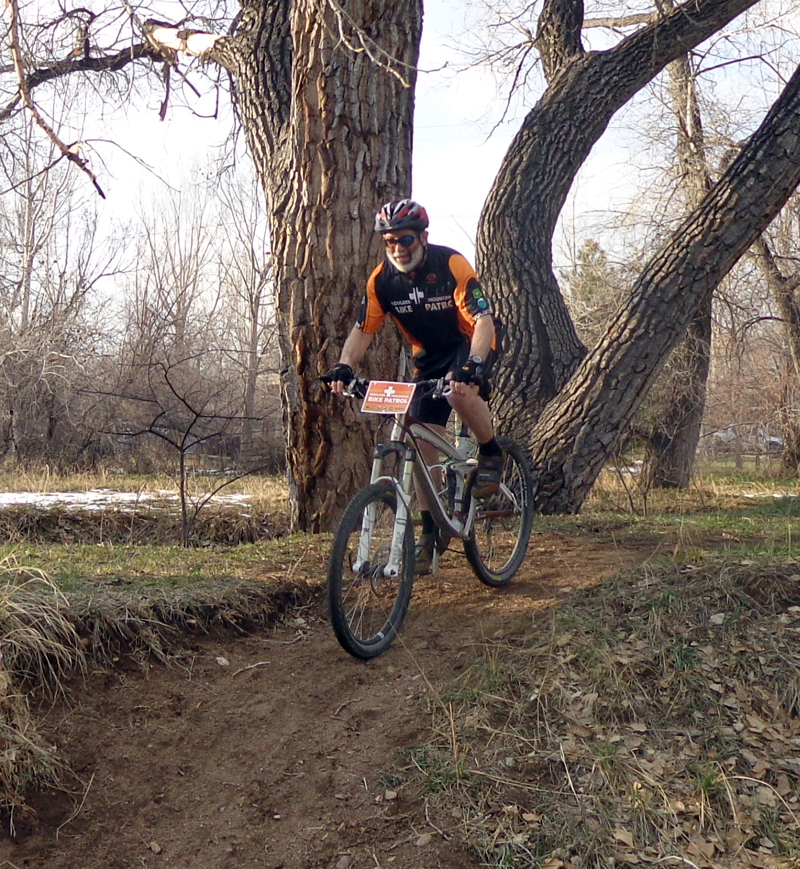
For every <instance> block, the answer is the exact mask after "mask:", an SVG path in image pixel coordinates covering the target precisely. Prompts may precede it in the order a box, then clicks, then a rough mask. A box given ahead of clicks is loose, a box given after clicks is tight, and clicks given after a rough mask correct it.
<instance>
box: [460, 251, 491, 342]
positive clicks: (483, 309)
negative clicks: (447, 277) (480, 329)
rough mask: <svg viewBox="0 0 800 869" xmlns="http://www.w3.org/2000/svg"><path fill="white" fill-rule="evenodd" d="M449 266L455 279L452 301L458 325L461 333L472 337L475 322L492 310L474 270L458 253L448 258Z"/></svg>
mask: <svg viewBox="0 0 800 869" xmlns="http://www.w3.org/2000/svg"><path fill="white" fill-rule="evenodd" d="M449 265H450V271H451V273H452V275H453V277H454V278H455V279H456V288H455V291H454V292H453V300H454V301H455V304H456V309H457V310H458V319H459V323H461V325H462V331H465V332H466V333H467V334H468V335H472V332H473V329H474V326H475V321H476V320H478V319H479V318H480V317H485V316H486V315H487V314H491V313H492V308H491V306H490V305H489V300H488V299H487V298H486V296H485V294H484V292H483V287H482V286H481V282H480V281H479V280H478V276H477V275H476V274H475V269H473V268H472V266H471V265H470V264H469V263H468V262H467V260H466V259H465V258H464V257H463V256H461V254H460V253H454V254H453V255H452V256H451V257H450V262H449ZM464 327H466V328H464Z"/></svg>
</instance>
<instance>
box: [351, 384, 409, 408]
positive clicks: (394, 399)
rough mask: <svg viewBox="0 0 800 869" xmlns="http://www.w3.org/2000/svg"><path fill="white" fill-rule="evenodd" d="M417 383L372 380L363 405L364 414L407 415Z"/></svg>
mask: <svg viewBox="0 0 800 869" xmlns="http://www.w3.org/2000/svg"><path fill="white" fill-rule="evenodd" d="M416 388H417V384H416V383H395V382H393V381H390V380H371V381H370V384H369V387H368V389H367V394H366V396H364V402H363V404H362V405H361V412H362V413H405V412H406V411H407V410H408V408H409V407H410V406H411V400H412V399H413V398H414V390H415V389H416Z"/></svg>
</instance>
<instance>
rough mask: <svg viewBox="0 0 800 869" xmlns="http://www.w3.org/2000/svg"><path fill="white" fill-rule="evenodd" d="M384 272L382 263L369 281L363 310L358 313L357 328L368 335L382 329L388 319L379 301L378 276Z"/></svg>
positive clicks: (362, 302)
mask: <svg viewBox="0 0 800 869" xmlns="http://www.w3.org/2000/svg"><path fill="white" fill-rule="evenodd" d="M382 271H383V263H381V264H380V265H379V266H378V267H377V268H376V269H375V271H374V272H373V273H372V274H371V275H370V276H369V279H368V280H367V289H366V290H365V292H364V297H363V299H362V300H361V308H360V310H359V312H358V319H357V320H356V326H357V327H358V328H359V329H361V331H362V332H364V333H366V334H367V335H372V334H374V333H375V332H377V331H378V329H380V327H381V326H382V325H383V321H384V320H385V319H386V311H384V310H383V307H382V306H381V303H380V302H379V301H378V291H377V284H378V275H379V274H380V273H381V272H382Z"/></svg>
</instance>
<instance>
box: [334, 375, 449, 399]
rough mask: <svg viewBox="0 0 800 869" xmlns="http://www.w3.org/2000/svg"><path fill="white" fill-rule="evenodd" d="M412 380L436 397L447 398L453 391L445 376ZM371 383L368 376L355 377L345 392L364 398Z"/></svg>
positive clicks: (354, 396) (353, 396)
mask: <svg viewBox="0 0 800 869" xmlns="http://www.w3.org/2000/svg"><path fill="white" fill-rule="evenodd" d="M410 382H412V383H414V384H415V386H416V387H417V388H418V389H422V390H423V391H424V392H425V394H426V395H431V396H433V397H434V398H446V397H447V396H448V395H449V394H450V392H451V389H450V387H449V386H448V383H449V382H450V381H448V380H445V379H444V377H439V378H435V379H431V380H413V381H410ZM369 384H370V381H369V379H368V378H366V377H354V378H353V379H352V380H351V381H350V383H348V384H347V386H346V387H345V389H344V394H345V395H347V396H349V397H350V398H364V396H365V395H366V394H367V387H368V386H369Z"/></svg>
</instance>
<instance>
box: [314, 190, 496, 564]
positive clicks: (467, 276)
mask: <svg viewBox="0 0 800 869" xmlns="http://www.w3.org/2000/svg"><path fill="white" fill-rule="evenodd" d="M427 228H428V215H427V212H426V211H425V209H424V208H423V207H422V206H421V205H419V204H418V203H417V202H414V201H413V200H411V199H400V200H397V201H394V202H387V203H386V204H385V205H384V206H383V207H382V208H381V210H380V211H379V212H378V213H377V214H376V216H375V232H380V233H381V234H382V235H383V241H384V245H385V246H386V259H385V260H384V262H382V263H381V264H380V265H379V266H378V267H377V268H376V269H375V271H373V273H372V274H371V275H370V277H369V280H368V281H367V289H366V292H365V294H364V298H363V300H362V302H361V309H360V311H359V315H358V319H357V320H356V324H355V326H354V327H353V329H352V331H351V332H350V334H349V335H348V337H347V340H346V341H345V343H344V347H343V348H342V352H341V355H340V357H339V362H338V363H337V364H336V365H335V366H334V367H333V368H332V369H331V370H330V371H329V372H328V373H327V375H326V376H325V379H326V380H327V381H329V382H330V386H331V389H332V390H333V392H334V393H336V394H337V395H341V394H342V393H343V392H344V388H345V386H346V385H347V384H348V383H350V381H351V380H352V379H353V377H354V374H353V367H354V366H356V365H358V363H359V362H360V361H361V360H362V359H363V358H364V354H365V353H366V352H367V349H368V348H369V346H370V344H371V343H372V339H373V337H374V335H375V333H376V332H377V331H378V329H379V328H380V327H381V325H382V323H383V321H384V319H385V318H386V315H387V314H390V315H391V316H392V318H393V319H394V320H395V322H396V323H397V325H398V327H399V328H400V331H401V332H402V333H403V335H405V337H406V338H407V339H408V340H409V342H410V343H411V347H412V356H413V360H414V369H415V371H414V379H415V380H427V379H435V378H440V377H445V378H446V379H448V380H450V381H451V386H452V391H451V392H450V394H449V395H448V396H447V401H442V400H436V399H433V398H430V397H428V396H422V397H420V398H418V399H415V403H414V406H413V408H412V413H413V415H414V416H415V417H416V418H417V419H418V420H419V421H420V422H423V423H427V424H428V425H431V426H432V427H433V428H435V429H437V430H439V431H440V433H442V434H444V430H445V427H446V425H447V420H448V419H449V417H450V412H451V410H455V411H456V413H457V414H458V415H459V417H460V418H461V419H462V420H463V421H464V423H465V424H466V425H467V426H468V427H469V429H470V431H471V432H472V434H473V435H474V436H475V439H476V440H477V441H478V444H479V450H478V469H477V473H476V477H475V482H474V485H473V489H472V494H473V496H474V497H476V498H488V497H489V496H490V495H493V494H494V493H495V492H496V491H497V489H498V486H499V482H500V474H501V471H502V466H503V454H502V450H501V449H500V446H499V445H498V443H497V441H496V440H495V437H494V428H493V425H492V419H491V415H490V413H489V406H488V404H487V403H486V400H487V399H488V397H489V394H490V387H489V373H490V371H491V368H492V365H493V363H494V361H495V359H496V356H497V336H496V334H495V326H494V317H493V316H492V312H491V308H490V305H489V302H488V300H487V299H486V296H485V294H484V292H483V289H482V287H481V285H480V282H479V280H478V276H477V275H476V274H475V271H474V269H473V268H472V266H471V265H470V264H469V263H468V262H467V260H466V259H465V258H464V257H463V256H462V255H461V254H460V253H458V252H457V251H455V250H453V249H452V248H449V247H443V246H441V245H434V244H429V243H428V232H427ZM420 448H421V450H422V452H423V458H424V460H425V461H426V462H427V463H428V464H434V463H435V462H436V461H437V460H438V454H437V451H436V448H435V447H432V446H431V445H430V444H427V443H426V444H421V445H420ZM417 497H418V500H419V502H420V508H421V511H422V536H421V537H420V539H419V540H418V541H417V544H416V549H415V558H416V565H415V573H417V574H418V575H419V574H425V573H429V572H430V570H431V564H432V562H433V551H434V546H435V544H436V525H435V523H434V520H433V516H432V515H431V512H430V510H429V509H428V504H427V501H426V500H425V497H424V494H423V493H421V492H419V491H418V492H417Z"/></svg>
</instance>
